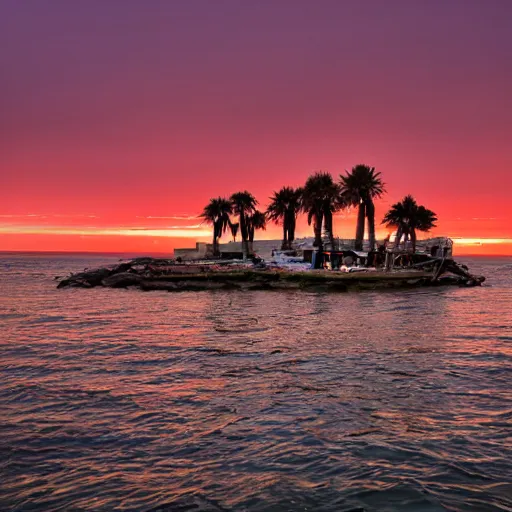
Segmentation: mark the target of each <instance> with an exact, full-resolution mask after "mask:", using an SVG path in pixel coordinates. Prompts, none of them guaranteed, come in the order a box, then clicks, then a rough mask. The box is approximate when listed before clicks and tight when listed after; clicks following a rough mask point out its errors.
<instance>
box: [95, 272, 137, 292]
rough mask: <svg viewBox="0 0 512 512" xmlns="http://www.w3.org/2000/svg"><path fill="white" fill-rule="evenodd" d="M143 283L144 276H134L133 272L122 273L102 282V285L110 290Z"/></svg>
mask: <svg viewBox="0 0 512 512" xmlns="http://www.w3.org/2000/svg"><path fill="white" fill-rule="evenodd" d="M141 281H142V276H139V275H138V274H134V273H133V272H121V273H119V274H112V275H111V276H108V277H106V278H105V279H103V280H102V281H101V284H102V285H103V286H108V287H109V288H126V287H127V286H134V285H138V284H140V282H141Z"/></svg>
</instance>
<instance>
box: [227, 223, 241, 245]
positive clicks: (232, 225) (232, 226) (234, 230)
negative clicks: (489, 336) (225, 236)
mask: <svg viewBox="0 0 512 512" xmlns="http://www.w3.org/2000/svg"><path fill="white" fill-rule="evenodd" d="M239 227H240V223H238V222H231V221H229V229H230V230H231V236H232V237H233V242H236V235H237V234H238V228H239Z"/></svg>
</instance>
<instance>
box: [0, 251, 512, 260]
mask: <svg viewBox="0 0 512 512" xmlns="http://www.w3.org/2000/svg"><path fill="white" fill-rule="evenodd" d="M6 254H13V255H16V254H19V255H22V254H27V255H41V256H52V255H54V256H66V255H77V256H78V255H84V256H119V257H131V256H166V257H172V256H173V252H171V251H168V252H149V251H145V252H122V251H120V252H105V251H102V252H98V251H2V250H0V257H2V256H3V255H6ZM455 256H456V257H458V258H466V257H468V258H512V254H481V253H476V254H470V253H463V254H455Z"/></svg>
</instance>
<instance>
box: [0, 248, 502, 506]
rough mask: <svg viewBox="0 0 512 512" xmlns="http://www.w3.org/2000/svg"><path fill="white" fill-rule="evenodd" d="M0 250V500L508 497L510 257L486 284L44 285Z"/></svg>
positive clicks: (34, 262)
mask: <svg viewBox="0 0 512 512" xmlns="http://www.w3.org/2000/svg"><path fill="white" fill-rule="evenodd" d="M117 259H118V258H112V257H107V256H91V255H88V256H69V255H68V256H63V255H60V256H59V255H55V256H48V255H39V256H37V255H20V254H18V255H13V254H11V255H9V254H3V255H0V286H1V297H0V325H1V327H2V329H1V338H0V356H1V359H0V371H1V381H0V413H1V414H0V510H2V511H32V510H38V511H45V512H50V511H68V510H69V511H107V510H122V511H148V510H153V509H155V510H159V509H161V510H172V511H174V510H212V511H213V510H222V511H225V510H229V511H281V510H291V511H295V510H309V511H395V510H397V511H421V512H426V511H443V510H451V511H455V510H457V511H459V510H460V511H464V510H475V511H491V510H500V511H510V510H512V313H511V311H512V259H511V258H501V259H500V258H489V259H485V258H474V259H470V258H460V261H463V262H465V263H467V264H468V265H469V266H470V269H471V270H473V271H475V272H478V273H482V274H484V275H486V276H487V278H488V280H487V283H486V286H484V287H482V288H469V289H466V288H457V287H447V288H435V289H434V288H433V289H421V290H407V291H402V292H380V293H377V292H362V293H345V294H336V295H326V294H313V293H301V292H245V293H244V292H232V293H230V292H195V293H194V292H184V293H179V294H172V293H166V292H147V293H144V292H141V291H136V290H111V289H93V290H79V289H63V290H57V289H56V288H55V285H56V283H55V281H53V280H52V278H53V277H54V276H55V275H64V274H65V273H67V271H70V270H73V271H76V270H82V269H83V268H84V267H91V266H98V265H100V264H103V263H112V262H116V261H117Z"/></svg>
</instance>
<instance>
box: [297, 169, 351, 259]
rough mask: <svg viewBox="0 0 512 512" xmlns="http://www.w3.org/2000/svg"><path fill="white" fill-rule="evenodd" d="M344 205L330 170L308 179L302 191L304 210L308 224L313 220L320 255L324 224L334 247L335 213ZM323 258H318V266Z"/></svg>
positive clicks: (316, 245)
mask: <svg viewBox="0 0 512 512" xmlns="http://www.w3.org/2000/svg"><path fill="white" fill-rule="evenodd" d="M344 206H345V202H344V200H343V198H342V197H341V195H340V187H339V185H337V184H336V183H334V181H333V179H332V176H331V175H330V174H329V173H328V172H317V173H315V174H313V175H312V176H310V177H309V178H308V179H307V181H306V185H305V186H304V191H303V193H302V210H303V211H304V212H305V213H307V216H308V224H309V225H311V222H313V229H314V232H315V241H314V242H313V246H314V247H318V253H319V255H322V252H323V242H322V227H323V226H325V232H326V235H327V236H328V238H329V241H330V243H331V247H332V248H334V235H333V214H334V213H335V212H337V211H338V210H340V209H341V208H343V207H344ZM321 258H322V256H320V257H319V258H317V264H316V266H317V268H318V267H319V266H320V265H321Z"/></svg>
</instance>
